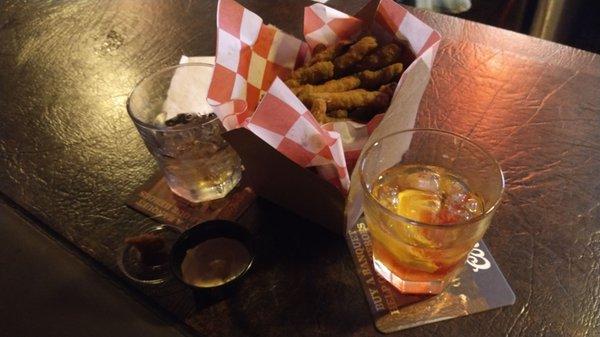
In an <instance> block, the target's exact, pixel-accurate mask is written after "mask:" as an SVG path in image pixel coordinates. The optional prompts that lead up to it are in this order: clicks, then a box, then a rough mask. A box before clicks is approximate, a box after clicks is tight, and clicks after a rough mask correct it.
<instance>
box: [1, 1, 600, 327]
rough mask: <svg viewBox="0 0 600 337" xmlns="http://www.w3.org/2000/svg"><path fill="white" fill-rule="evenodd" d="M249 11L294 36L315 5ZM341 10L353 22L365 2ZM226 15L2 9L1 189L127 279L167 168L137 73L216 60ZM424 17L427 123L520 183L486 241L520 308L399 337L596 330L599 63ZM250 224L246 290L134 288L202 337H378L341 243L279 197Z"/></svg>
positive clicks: (73, 6) (175, 10) (159, 8)
mask: <svg viewBox="0 0 600 337" xmlns="http://www.w3.org/2000/svg"><path fill="white" fill-rule="evenodd" d="M242 3H243V4H244V5H246V6H247V7H248V8H250V9H251V10H253V11H255V12H256V13H259V14H260V15H261V16H262V17H263V18H264V19H265V21H266V22H269V23H273V24H275V25H277V26H279V27H280V28H282V29H284V30H286V31H288V32H291V33H294V34H296V35H297V36H301V27H302V9H303V7H304V6H306V5H310V4H311V2H310V1H283V0H279V1H259V0H249V1H242ZM329 3H330V5H331V6H332V7H335V8H339V9H341V10H343V11H346V12H349V13H352V12H355V11H356V10H358V9H359V8H360V7H361V6H362V4H363V3H364V1H359V0H352V1H343V0H332V1H330V2H329ZM215 7H216V1H152V2H140V1H134V0H129V1H126V0H123V1H107V0H104V1H80V2H71V1H57V2H42V1H37V2H36V1H33V2H16V1H15V2H11V1H3V2H2V3H1V4H0V46H1V47H0V74H1V75H0V114H1V122H0V157H1V158H2V160H1V161H0V191H1V193H2V195H4V196H5V197H6V198H8V199H10V200H12V201H13V202H14V203H15V205H18V206H17V207H22V208H24V209H26V210H27V211H28V212H30V214H31V215H32V216H34V217H35V218H36V219H37V220H38V222H39V225H40V226H47V227H48V228H49V229H51V230H52V231H53V232H54V233H55V234H56V235H59V236H61V237H63V238H65V239H66V240H68V241H70V242H72V243H73V244H74V245H75V246H77V247H79V248H80V250H81V252H82V253H83V254H88V255H89V256H91V257H92V258H93V259H95V260H97V261H98V262H99V263H100V264H101V265H103V266H105V267H106V268H107V270H109V271H111V273H113V276H114V278H115V279H122V280H123V282H127V281H126V280H125V278H123V277H122V275H121V274H120V273H119V271H118V269H117V266H116V251H117V249H118V247H119V245H120V243H121V242H122V240H123V238H124V237H126V236H128V235H129V234H131V233H134V232H136V230H137V229H138V228H139V226H140V223H141V222H143V221H144V216H142V215H140V214H138V213H136V212H135V211H133V210H131V209H129V208H128V207H127V206H125V204H124V201H125V200H126V198H127V197H128V196H129V195H130V193H131V192H132V191H133V190H134V189H135V188H136V187H138V186H139V185H140V184H142V183H143V182H144V181H145V180H146V179H148V178H149V177H150V176H151V175H152V174H153V172H155V170H156V165H155V163H154V161H153V159H152V158H151V156H150V154H149V153H148V151H147V150H146V148H145V147H144V145H143V143H142V141H141V139H140V137H139V136H138V134H137V132H136V130H135V129H134V127H133V124H132V123H131V121H130V120H129V118H128V116H127V114H126V111H125V100H126V98H127V95H128V93H129V91H130V90H131V88H132V87H133V85H134V84H135V82H136V81H137V80H138V79H140V78H141V77H142V76H143V75H146V74H149V73H151V72H153V71H155V70H156V69H158V68H159V67H162V66H165V65H171V64H175V63H177V61H178V59H179V57H180V56H181V55H182V54H186V55H211V54H213V53H214V46H215ZM416 14H417V15H418V16H419V17H421V18H422V19H423V20H424V21H426V22H428V23H429V24H430V25H431V26H433V27H434V28H436V29H437V30H438V31H439V32H440V33H441V34H442V35H443V37H444V39H443V43H442V45H441V48H440V50H439V52H438V55H437V58H436V62H435V66H434V69H433V73H432V78H431V83H430V85H429V87H428V88H427V91H426V93H425V95H424V97H423V101H422V103H421V111H420V115H419V121H418V123H419V125H420V126H427V127H435V128H441V129H445V130H451V131H454V132H457V133H460V134H463V135H465V136H468V137H471V138H473V139H474V140H476V141H478V142H479V143H481V144H482V145H483V146H485V147H486V148H488V149H489V150H490V151H491V152H492V153H493V154H494V155H495V156H496V158H498V159H499V161H500V163H501V165H502V167H503V169H504V171H505V173H506V177H507V183H508V188H507V192H506V194H505V197H504V200H503V202H502V205H501V207H500V209H499V210H498V212H497V214H496V216H495V218H494V221H493V224H492V226H491V228H490V229H489V231H488V233H487V234H486V236H485V240H486V242H487V244H488V245H489V247H490V250H491V251H492V253H493V255H494V257H495V259H496V261H497V262H498V264H499V265H500V267H501V269H502V270H503V272H504V274H505V275H506V278H507V279H508V281H509V283H510V284H511V286H512V287H513V288H514V290H515V292H516V295H517V302H516V304H515V305H514V306H511V307H506V308H502V309H498V310H493V311H489V312H485V313H481V314H476V315H471V316H468V317H464V318H458V319H454V320H451V321H446V322H440V323H436V324H431V325H427V326H423V327H419V328H414V329H411V330H407V331H404V332H401V333H398V335H403V336H597V335H599V334H600V302H599V301H600V223H599V219H600V207H599V206H600V200H599V199H600V198H599V197H600V182H599V181H600V180H599V179H598V172H599V171H600V57H598V55H594V54H591V53H587V52H583V51H580V50H576V49H573V48H569V47H566V46H562V45H559V44H555V43H551V42H546V41H542V40H538V39H534V38H531V37H527V36H524V35H519V34H515V33H512V32H508V31H504V30H500V29H496V28H493V27H489V26H485V25H481V24H476V23H471V22H467V21H464V20H460V19H456V18H451V17H448V16H444V15H439V14H435V13H427V12H418V11H417V12H416ZM245 218H247V219H250V220H248V221H254V222H256V223H259V224H260V227H259V231H260V232H261V233H262V234H261V235H262V236H261V237H262V238H263V239H264V241H263V242H262V244H263V248H261V249H263V253H266V254H263V256H262V258H261V260H260V261H259V263H257V266H256V268H255V270H254V272H253V273H251V274H250V275H249V278H248V282H247V283H245V286H244V287H243V288H242V289H241V293H240V296H238V297H236V298H234V299H231V300H229V301H225V302H221V303H219V304H217V305H214V306H212V307H208V308H204V309H194V307H193V302H192V299H191V296H190V293H189V292H188V291H187V290H186V289H184V288H182V287H181V286H180V285H178V284H174V283H173V284H166V285H163V286H160V287H139V286H137V285H133V284H131V285H130V287H131V289H132V291H134V290H135V289H137V290H139V291H141V292H142V293H143V294H145V295H146V297H147V300H148V303H149V305H152V306H158V307H162V308H164V309H165V311H166V312H170V313H172V314H173V315H174V316H175V317H177V318H178V319H180V320H182V321H185V322H187V324H189V325H190V326H191V327H193V329H194V330H196V331H198V333H199V334H200V335H207V336H226V335H227V336H229V335H231V336H279V335H284V334H285V335H294V336H295V335H300V336H329V335H348V336H370V335H377V334H378V333H377V332H376V330H375V329H374V327H373V323H372V320H371V317H370V313H369V309H368V306H367V303H366V301H365V299H364V295H363V293H362V289H361V288H360V285H359V281H358V279H357V277H356V275H355V274H354V266H353V264H352V261H351V258H350V255H349V253H348V251H347V249H346V245H345V243H344V242H343V240H342V239H341V238H337V237H334V236H332V235H330V234H328V233H327V232H326V231H325V230H323V229H321V228H320V227H318V226H317V225H314V224H310V223H307V222H305V221H303V220H302V219H300V218H298V217H296V216H293V215H291V214H289V213H287V212H285V211H283V210H280V209H278V208H277V207H275V206H273V205H270V204H268V203H266V202H259V203H257V204H256V205H254V206H253V207H252V208H251V209H250V210H249V211H248V213H247V214H246V215H245ZM290 228H294V232H292V231H291V230H290ZM137 290H135V291H137ZM90 291H93V289H90ZM57 305H60V303H57ZM32 324H35V322H32Z"/></svg>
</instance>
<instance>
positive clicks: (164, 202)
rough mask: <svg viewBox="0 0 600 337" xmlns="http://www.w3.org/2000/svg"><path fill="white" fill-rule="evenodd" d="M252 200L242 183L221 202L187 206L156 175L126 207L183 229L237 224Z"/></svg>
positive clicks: (139, 189) (249, 192)
mask: <svg viewBox="0 0 600 337" xmlns="http://www.w3.org/2000/svg"><path fill="white" fill-rule="evenodd" d="M255 198H256V196H255V194H254V192H253V191H252V189H251V188H250V187H248V185H247V183H246V180H245V179H242V181H240V183H239V184H238V185H237V186H236V187H235V188H234V189H233V190H232V191H231V192H229V194H228V195H227V196H226V197H224V198H221V199H217V200H211V201H207V202H201V203H197V204H194V203H190V202H189V201H187V200H185V199H183V198H181V197H179V196H177V195H175V194H173V192H171V190H170V189H169V186H168V185H167V182H166V181H165V179H164V178H163V175H162V173H161V172H157V173H156V174H155V175H154V176H153V177H152V178H150V179H149V180H148V181H147V182H146V183H145V184H143V185H142V186H141V187H140V188H138V189H137V190H136V191H135V192H134V193H133V194H132V195H131V196H130V197H129V199H128V200H127V202H126V204H127V205H128V206H129V207H131V208H133V209H135V210H137V211H139V212H141V213H143V214H145V215H147V216H149V217H151V218H152V219H155V220H157V221H161V222H165V223H168V224H171V225H174V226H178V227H180V228H182V229H186V228H189V227H191V226H194V225H196V224H198V223H200V222H204V221H208V220H213V219H225V220H236V219H237V218H239V217H240V216H241V215H242V213H244V211H245V210H246V209H247V208H248V207H249V206H250V205H251V204H252V202H253V201H254V199H255Z"/></svg>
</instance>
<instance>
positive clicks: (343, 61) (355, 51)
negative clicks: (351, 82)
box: [333, 36, 377, 73]
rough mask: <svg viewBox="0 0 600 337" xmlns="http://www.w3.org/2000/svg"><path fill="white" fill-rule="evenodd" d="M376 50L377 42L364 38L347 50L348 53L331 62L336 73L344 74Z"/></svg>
mask: <svg viewBox="0 0 600 337" xmlns="http://www.w3.org/2000/svg"><path fill="white" fill-rule="evenodd" d="M375 48H377V40H376V39H375V38H374V37H373V36H365V37H363V38H362V39H360V40H358V42H356V43H355V44H353V45H351V46H350V48H348V51H347V52H345V53H344V54H342V55H340V56H338V57H336V58H335V60H333V64H334V65H335V72H336V73H344V72H346V71H348V70H350V68H351V67H352V66H353V65H354V64H355V63H356V62H358V61H360V60H362V58H363V57H365V56H366V55H367V54H369V53H370V52H371V51H373V50H374V49H375Z"/></svg>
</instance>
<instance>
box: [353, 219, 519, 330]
mask: <svg viewBox="0 0 600 337" xmlns="http://www.w3.org/2000/svg"><path fill="white" fill-rule="evenodd" d="M346 241H347V243H348V246H349V248H350V252H351V254H352V257H353V259H354V263H355V265H356V270H357V274H358V276H359V278H360V280H361V284H362V286H363V290H364V292H365V295H366V297H367V302H369V307H370V309H371V313H372V315H373V319H374V321H375V327H376V328H377V330H379V331H381V332H383V333H391V332H395V331H400V330H404V329H408V328H412V327H416V326H420V325H425V324H428V323H433V322H438V321H443V320H447V319H452V318H455V317H460V316H466V315H470V314H474V313H477V312H482V311H487V310H491V309H495V308H500V307H503V306H507V305H512V304H514V303H515V299H516V298H515V294H514V292H513V291H512V289H511V288H510V285H509V284H508V282H507V281H506V279H505V278H504V275H503V274H502V272H501V271H500V269H499V268H498V265H497V264H496V261H494V258H493V257H492V255H491V254H490V252H489V250H488V249H487V246H486V245H485V244H484V243H483V241H480V242H478V243H477V244H475V247H474V248H473V250H472V251H471V253H469V256H468V258H467V261H466V263H465V268H464V270H463V271H462V273H461V274H460V275H459V277H458V278H456V279H455V280H454V281H452V283H451V284H450V285H449V286H448V287H447V288H446V290H444V292H443V293H441V294H439V295H436V296H411V295H403V294H401V293H400V292H398V291H397V290H396V289H395V288H394V287H393V286H392V285H391V284H389V283H388V282H387V281H386V280H384V279H383V278H382V277H380V276H379V275H378V274H377V272H376V271H375V268H374V267H373V258H372V255H371V253H372V250H371V239H370V236H369V231H368V228H367V226H366V224H365V222H364V218H361V219H359V221H358V222H357V223H356V224H355V225H354V226H352V227H350V228H348V229H347V231H346Z"/></svg>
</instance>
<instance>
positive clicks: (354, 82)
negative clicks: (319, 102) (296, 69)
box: [292, 76, 360, 95]
mask: <svg viewBox="0 0 600 337" xmlns="http://www.w3.org/2000/svg"><path fill="white" fill-rule="evenodd" d="M359 86H360V79H359V78H358V77H356V76H346V77H342V78H340V79H337V80H329V81H327V82H325V83H323V84H320V85H312V84H305V85H302V86H299V87H295V88H293V89H292V91H293V92H294V94H296V95H298V94H299V93H310V92H341V91H347V90H352V89H356V88H358V87H359Z"/></svg>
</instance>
